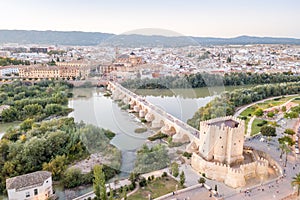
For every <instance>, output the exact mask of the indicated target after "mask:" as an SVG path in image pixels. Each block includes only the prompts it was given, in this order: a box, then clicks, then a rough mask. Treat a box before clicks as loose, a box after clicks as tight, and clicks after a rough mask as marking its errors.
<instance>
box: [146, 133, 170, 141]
mask: <svg viewBox="0 0 300 200" xmlns="http://www.w3.org/2000/svg"><path fill="white" fill-rule="evenodd" d="M167 137H168V135H166V134H164V133H162V132H158V133H157V134H155V135H152V136H150V137H148V140H150V141H154V140H158V139H163V138H167Z"/></svg>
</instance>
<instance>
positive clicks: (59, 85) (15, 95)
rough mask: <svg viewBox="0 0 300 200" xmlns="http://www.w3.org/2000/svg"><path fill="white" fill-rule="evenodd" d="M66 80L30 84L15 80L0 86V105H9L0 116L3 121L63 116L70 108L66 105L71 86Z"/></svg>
mask: <svg viewBox="0 0 300 200" xmlns="http://www.w3.org/2000/svg"><path fill="white" fill-rule="evenodd" d="M72 87H73V86H72V85H71V84H68V83H67V82H58V81H42V82H38V83H36V84H34V85H32V84H31V83H30V82H27V83H26V82H20V81H16V82H14V83H12V84H3V85H1V86H0V105H9V106H10V108H9V109H5V110H4V111H3V112H2V114H1V116H2V121H3V122H12V121H21V120H25V119H27V118H31V119H34V121H41V120H43V119H45V118H47V117H49V116H65V115H67V114H68V113H69V112H70V111H71V109H70V108H68V107H67V104H68V97H71V96H72V93H68V92H67V90H68V89H70V88H72Z"/></svg>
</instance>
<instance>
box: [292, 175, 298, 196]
mask: <svg viewBox="0 0 300 200" xmlns="http://www.w3.org/2000/svg"><path fill="white" fill-rule="evenodd" d="M291 184H292V186H296V187H297V196H299V193H300V173H298V174H296V176H294V177H293V180H292V182H291Z"/></svg>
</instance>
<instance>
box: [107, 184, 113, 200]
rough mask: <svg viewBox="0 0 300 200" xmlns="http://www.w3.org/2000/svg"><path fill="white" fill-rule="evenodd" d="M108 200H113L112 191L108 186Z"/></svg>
mask: <svg viewBox="0 0 300 200" xmlns="http://www.w3.org/2000/svg"><path fill="white" fill-rule="evenodd" d="M108 199H109V200H113V199H114V190H113V189H112V188H111V187H110V184H109V198H108Z"/></svg>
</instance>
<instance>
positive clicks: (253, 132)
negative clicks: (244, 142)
mask: <svg viewBox="0 0 300 200" xmlns="http://www.w3.org/2000/svg"><path fill="white" fill-rule="evenodd" d="M262 121H264V120H262V119H257V118H256V119H254V121H253V123H252V127H251V136H252V135H256V134H257V133H259V132H260V128H261V126H257V124H259V123H261V122H262Z"/></svg>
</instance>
